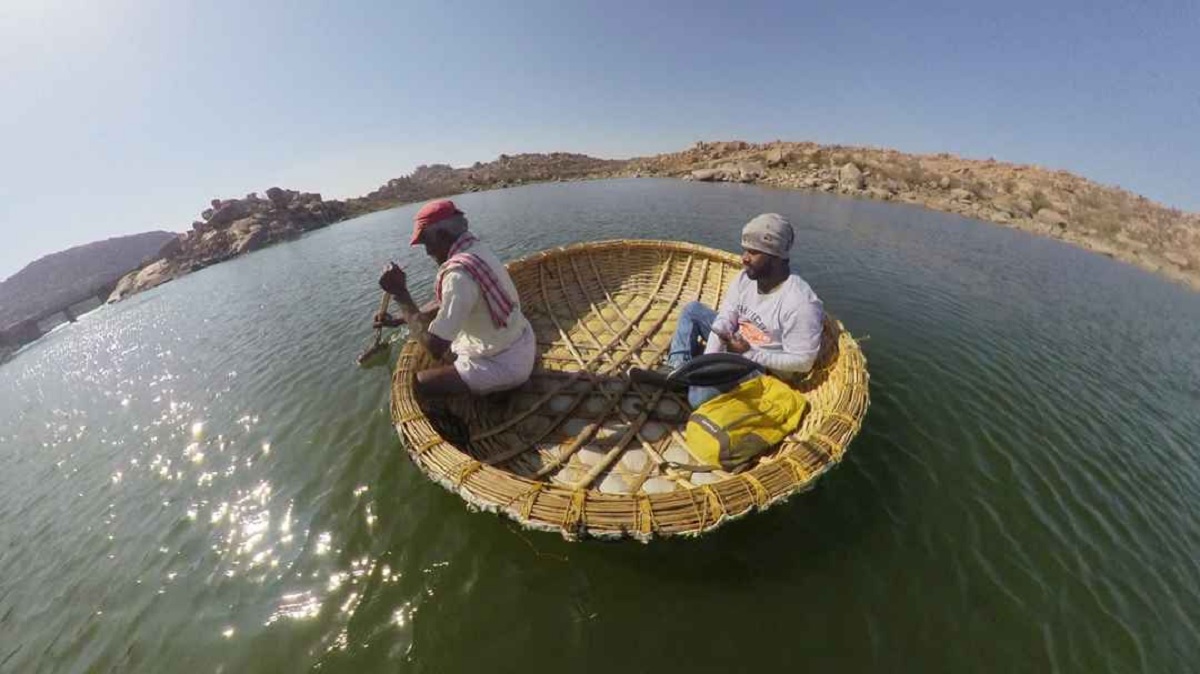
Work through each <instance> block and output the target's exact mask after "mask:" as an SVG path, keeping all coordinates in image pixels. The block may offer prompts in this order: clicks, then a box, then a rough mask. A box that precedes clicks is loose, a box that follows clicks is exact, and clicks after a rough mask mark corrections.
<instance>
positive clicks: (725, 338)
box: [717, 332, 750, 354]
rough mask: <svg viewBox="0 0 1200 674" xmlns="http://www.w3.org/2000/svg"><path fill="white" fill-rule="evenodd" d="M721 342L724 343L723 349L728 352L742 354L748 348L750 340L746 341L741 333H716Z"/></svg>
mask: <svg viewBox="0 0 1200 674" xmlns="http://www.w3.org/2000/svg"><path fill="white" fill-rule="evenodd" d="M717 337H718V338H720V340H721V343H722V344H724V345H725V350H726V351H728V352H730V353H736V354H743V353H746V352H747V351H749V350H750V342H747V341H746V340H745V339H743V338H742V336H741V335H739V334H737V333H736V332H734V333H720V332H718V333H717Z"/></svg>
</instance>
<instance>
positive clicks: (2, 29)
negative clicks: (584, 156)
mask: <svg viewBox="0 0 1200 674" xmlns="http://www.w3.org/2000/svg"><path fill="white" fill-rule="evenodd" d="M974 4H975V3H964V2H961V0H959V1H955V2H945V3H917V2H913V3H905V2H891V1H889V2H879V3H871V2H820V3H804V2H778V3H755V2H729V3H720V4H718V3H704V2H700V3H692V2H653V3H651V2H614V1H606V2H592V3H578V2H545V3H541V2H520V3H517V2H486V3H464V2H429V3H424V2H411V3H399V2H386V1H381V2H360V3H352V2H344V3H339V2H323V3H315V2H303V1H300V2H286V3H285V2H278V3H276V2H248V3H243V2H224V1H220V2H218V1H210V2H183V1H178V2H176V1H173V0H161V1H150V0H145V1H143V0H106V1H105V2H94V3H91V2H83V1H77V2H69V3H68V2H65V1H62V0H3V2H0V149H2V150H3V162H2V163H0V204H3V206H2V207H0V232H2V234H3V236H4V242H5V245H4V246H3V248H0V278H2V277H6V276H8V275H10V274H12V273H14V272H16V271H17V270H18V269H19V268H20V267H21V266H23V265H24V264H26V263H28V262H30V261H32V260H33V259H35V258H37V257H39V256H41V255H44V254H46V253H50V252H54V251H56V250H60V249H63V248H66V247H69V246H71V245H76V244H80V243H86V242H89V241H93V240H97V239H102V238H106V237H108V236H113V235H117V234H125V233H134V232H140V231H146V230H149V229H168V230H172V231H182V230H184V229H186V228H187V227H189V225H190V223H191V221H192V220H193V219H195V218H196V217H197V215H198V213H199V211H200V210H202V209H203V208H204V207H205V205H206V204H207V202H208V200H209V199H211V198H212V197H218V196H219V197H233V196H241V195H244V194H246V193H247V192H251V191H259V192H261V191H263V190H265V189H266V188H267V187H270V186H272V185H280V186H283V187H289V188H294V189H302V190H310V191H319V192H321V193H322V194H323V195H324V196H326V197H346V196H355V195H359V194H363V193H365V192H367V191H369V190H371V189H373V188H375V187H377V186H378V185H380V184H382V183H383V182H385V181H386V180H388V179H389V178H393V177H396V176H399V175H402V174H405V173H408V172H410V171H411V170H412V169H413V168H415V167H416V166H417V165H419V164H422V163H433V162H444V163H450V164H454V165H463V164H468V163H471V162H474V161H477V160H480V161H487V160H490V159H493V158H495V157H496V156H497V155H499V154H500V153H516V152H536V151H552V150H564V151H576V152H586V153H589V154H593V155H598V156H604V157H627V156H632V155H638V154H650V153H657V152H662V151H670V150H679V149H683V148H685V147H686V146H688V145H690V144H692V143H693V142H695V141H697V140H718V139H744V140H751V141H766V140H773V139H776V138H779V139H785V140H814V141H818V142H825V143H845V144H855V145H875V146H887V147H894V148H897V149H901V150H906V151H912V152H938V151H948V152H955V153H959V154H962V155H965V156H970V157H977V158H985V157H989V156H992V157H995V158H997V159H1003V160H1009V161H1016V162H1028V163H1037V164H1041V165H1044V166H1050V167H1055V168H1065V169H1068V170H1071V171H1074V172H1077V173H1080V174H1082V175H1084V176H1087V177H1089V178H1092V179H1094V180H1098V181H1100V182H1102V183H1106V184H1117V185H1121V186H1123V187H1127V188H1129V189H1132V190H1134V191H1136V192H1140V193H1142V194H1145V195H1146V196H1149V197H1151V198H1153V199H1155V200H1158V201H1162V202H1165V203H1167V204H1169V205H1173V206H1179V207H1182V208H1185V209H1189V210H1196V209H1198V208H1200V190H1198V189H1197V187H1198V186H1200V3H1198V2H1196V0H1187V1H1183V2H1143V3H1133V2H1112V1H1110V0H1098V1H1075V2H1052V1H1046V0H1042V1H1039V2H1031V3H1027V2H1004V3H987V5H986V6H973V5H974Z"/></svg>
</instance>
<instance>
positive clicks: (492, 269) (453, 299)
mask: <svg viewBox="0 0 1200 674" xmlns="http://www.w3.org/2000/svg"><path fill="white" fill-rule="evenodd" d="M410 244H411V245H413V246H417V245H423V246H425V253H426V254H428V255H429V256H430V257H432V258H433V259H434V260H435V261H436V262H437V263H438V274H437V279H436V281H435V282H434V295H435V297H436V300H435V302H434V303H433V304H432V305H431V306H430V307H429V308H428V309H427V310H426V311H424V312H422V311H420V310H419V309H417V305H416V303H414V302H413V299H412V295H411V294H410V293H409V291H408V285H407V279H406V278H405V275H404V271H403V270H401V269H400V268H399V267H397V266H396V265H395V264H389V265H388V267H387V269H385V270H384V272H383V275H382V276H380V277H379V287H381V288H383V289H384V290H385V291H387V292H389V293H391V295H392V297H393V298H394V299H395V301H396V304H397V306H399V307H400V318H393V317H392V316H391V315H389V314H387V313H382V314H379V315H377V316H376V317H375V324H376V326H380V325H386V326H396V325H400V324H401V323H408V325H409V327H410V329H411V330H412V331H413V335H414V337H415V338H416V339H418V340H419V341H420V342H421V343H422V344H423V345H424V346H425V348H426V349H428V350H429V352H430V353H431V354H433V356H434V357H435V358H438V359H439V360H446V361H453V362H452V363H451V364H449V365H441V366H438V367H433V368H430V369H428V370H423V371H421V372H418V373H417V393H418V394H422V395H427V396H445V395H454V394H460V393H473V394H476V395H483V394H486V393H493V392H496V391H503V390H507V389H511V388H516V387H517V386H520V385H521V384H523V383H525V381H526V380H528V379H529V375H530V373H532V372H533V361H534V358H535V356H536V355H537V343H536V341H535V340H534V336H533V329H532V328H531V327H530V325H529V321H528V320H526V319H525V315H524V314H522V313H521V304H520V299H519V298H518V297H517V288H516V286H515V285H513V281H512V278H511V277H510V276H509V275H508V271H507V270H506V269H505V268H504V264H503V263H501V262H500V259H499V258H497V257H496V254H495V253H493V252H492V251H491V250H489V249H488V248H487V247H486V246H484V245H483V244H482V243H480V241H479V239H478V238H476V237H475V235H474V234H472V233H471V232H469V231H467V218H466V216H465V215H463V213H462V211H460V210H458V208H457V207H456V206H455V205H454V202H453V201H449V200H441V201H432V202H430V203H428V204H425V205H424V206H423V207H422V208H421V210H420V211H417V215H416V217H415V218H414V219H413V235H412V241H410Z"/></svg>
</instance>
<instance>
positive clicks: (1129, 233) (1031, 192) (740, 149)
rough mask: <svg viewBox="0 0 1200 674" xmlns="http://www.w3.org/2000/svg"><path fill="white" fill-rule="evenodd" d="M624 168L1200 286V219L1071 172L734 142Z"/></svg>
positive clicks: (856, 149) (803, 145)
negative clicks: (925, 215) (840, 205)
mask: <svg viewBox="0 0 1200 674" xmlns="http://www.w3.org/2000/svg"><path fill="white" fill-rule="evenodd" d="M624 172H625V173H626V174H629V175H654V176H671V177H677V178H683V179H685V180H701V181H733V182H752V183H758V184H762V185H772V186H777V187H785V188H793V189H809V190H819V191H823V192H834V193H838V194H844V195H849V196H855V197H862V198H869V199H881V200H887V201H902V202H907V203H912V204H920V205H922V206H925V207H928V208H933V209H936V210H940V211H947V212H951V213H959V214H962V215H965V216H968V217H972V218H978V219H981V220H989V221H991V222H995V223H999V224H1002V225H1006V226H1009V227H1015V228H1018V229H1023V230H1026V231H1030V232H1034V233H1036V234H1040V235H1043V236H1049V237H1053V238H1058V239H1062V240H1064V241H1069V242H1071V243H1074V244H1076V245H1078V246H1081V247H1084V248H1088V249H1090V250H1094V251H1096V252H1099V253H1102V254H1104V255H1108V256H1110V257H1114V258H1117V259H1121V260H1125V261H1127V262H1130V263H1133V264H1136V265H1138V266H1140V267H1143V268H1145V269H1148V270H1150V271H1152V272H1156V273H1159V274H1162V275H1164V276H1167V277H1168V278H1171V279H1174V280H1177V281H1180V282H1182V283H1185V284H1188V285H1190V286H1191V287H1193V288H1195V289H1197V290H1200V214H1197V213H1185V212H1183V211H1180V210H1179V209H1175V208H1168V207H1166V206H1162V205H1160V204H1156V203H1154V202H1152V201H1150V200H1148V199H1146V198H1145V197H1142V196H1139V195H1136V194H1133V193H1132V192H1129V191H1126V190H1123V189H1120V188H1116V187H1108V186H1104V185H1099V184H1097V183H1094V182H1092V181H1090V180H1087V179H1085V178H1081V177H1079V176H1077V175H1074V174H1071V173H1068V172H1066V171H1054V170H1048V169H1044V168H1041V167H1038V166H1028V165H1019V164H1009V163H1005V162H999V161H995V160H992V159H988V160H975V159H962V158H959V157H955V156H953V155H949V154H937V155H912V154H905V153H902V152H897V151H895V150H885V149H877V148H866V147H846V146H840V145H819V144H816V143H784V142H775V143H765V144H757V145H756V144H750V143H745V142H741V141H730V142H713V143H704V142H702V143H697V144H696V145H695V146H693V147H691V148H689V149H687V150H685V151H683V152H676V153H670V154H662V155H657V156H654V157H644V158H639V159H634V160H631V161H630V162H629V164H628V166H627V167H626V168H625V171H624Z"/></svg>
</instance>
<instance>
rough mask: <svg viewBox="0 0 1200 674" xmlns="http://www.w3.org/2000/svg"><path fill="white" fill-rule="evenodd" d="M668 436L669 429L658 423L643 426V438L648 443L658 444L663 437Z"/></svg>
mask: <svg viewBox="0 0 1200 674" xmlns="http://www.w3.org/2000/svg"><path fill="white" fill-rule="evenodd" d="M666 434H667V427H666V425H665V424H662V423H660V422H657V421H648V422H646V423H644V424H642V437H643V438H645V439H646V441H647V442H658V441H659V440H660V439H661V438H662V436H664V435H666Z"/></svg>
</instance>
